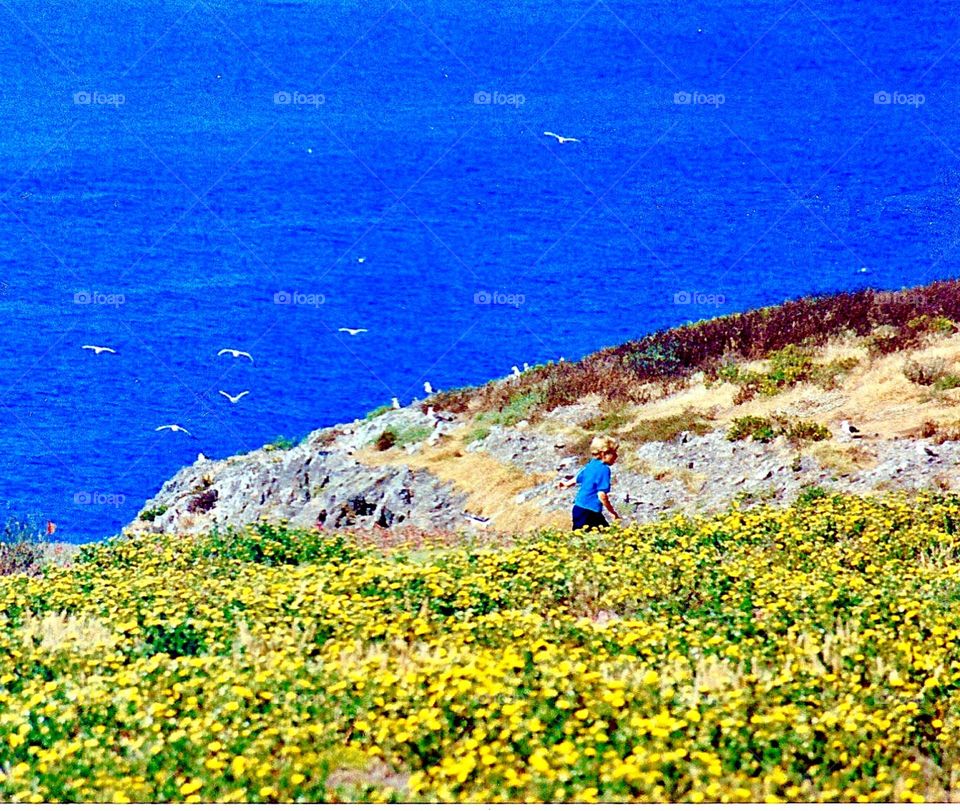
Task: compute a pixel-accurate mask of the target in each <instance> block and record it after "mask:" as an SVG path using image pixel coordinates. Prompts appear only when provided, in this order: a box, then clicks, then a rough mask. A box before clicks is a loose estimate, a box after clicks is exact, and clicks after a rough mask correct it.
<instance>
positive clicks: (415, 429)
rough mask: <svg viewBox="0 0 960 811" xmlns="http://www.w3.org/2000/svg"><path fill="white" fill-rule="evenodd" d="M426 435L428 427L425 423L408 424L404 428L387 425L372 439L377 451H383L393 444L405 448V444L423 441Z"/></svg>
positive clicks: (428, 431)
mask: <svg viewBox="0 0 960 811" xmlns="http://www.w3.org/2000/svg"><path fill="white" fill-rule="evenodd" d="M428 436H430V427H429V426H427V425H408V426H407V427H405V428H397V427H395V426H392V425H388V426H387V427H386V428H385V429H384V430H383V432H382V433H381V434H380V436H378V437H377V438H376V439H375V440H374V446H375V447H376V449H377V450H378V451H385V450H387V449H388V448H392V447H394V446H395V445H396V446H397V447H400V448H405V447H406V446H407V445H414V444H416V443H417V442H423V440H425V439H426V438H427V437H428Z"/></svg>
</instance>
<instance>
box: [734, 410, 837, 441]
mask: <svg viewBox="0 0 960 811" xmlns="http://www.w3.org/2000/svg"><path fill="white" fill-rule="evenodd" d="M778 436H785V437H786V438H787V439H788V440H790V442H793V443H800V442H807V441H809V442H820V441H822V440H824V439H829V438H830V437H831V436H832V434H831V433H830V429H829V428H827V427H826V426H825V425H820V424H819V423H816V422H807V421H804V420H797V421H795V422H794V421H792V420H790V419H789V418H787V417H784V416H782V415H778V414H774V415H772V416H771V417H755V416H747V417H737V418H736V419H734V421H733V424H732V425H731V426H730V429H729V430H728V431H727V439H729V440H730V441H731V442H735V441H737V440H740V439H746V438H747V437H750V438H752V439H754V440H756V441H757V442H770V441H771V440H772V439H774V437H778Z"/></svg>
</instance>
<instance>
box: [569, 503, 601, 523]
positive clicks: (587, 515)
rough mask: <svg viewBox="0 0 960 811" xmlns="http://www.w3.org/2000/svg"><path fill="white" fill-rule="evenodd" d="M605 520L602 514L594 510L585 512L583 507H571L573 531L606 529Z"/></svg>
mask: <svg viewBox="0 0 960 811" xmlns="http://www.w3.org/2000/svg"><path fill="white" fill-rule="evenodd" d="M608 526H610V525H609V524H608V523H607V519H606V518H604V517H603V513H598V512H596V511H595V510H587V509H585V508H583V507H578V506H577V505H576V504H574V506H573V528H574V529H594V528H595V527H608Z"/></svg>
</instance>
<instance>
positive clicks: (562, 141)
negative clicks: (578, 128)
mask: <svg viewBox="0 0 960 811" xmlns="http://www.w3.org/2000/svg"><path fill="white" fill-rule="evenodd" d="M543 134H544V135H549V136H550V137H551V138H556V139H557V143H558V144H565V143H566V142H567V141H570V142H572V143H575V144H579V143H580V139H579V138H566V137H564V136H563V135H557V134H556V133H555V132H545V133H543Z"/></svg>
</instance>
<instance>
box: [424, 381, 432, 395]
mask: <svg viewBox="0 0 960 811" xmlns="http://www.w3.org/2000/svg"><path fill="white" fill-rule="evenodd" d="M423 390H424V391H425V392H426V393H427V394H433V386H431V385H430V381H429V380H424V381H423Z"/></svg>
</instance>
